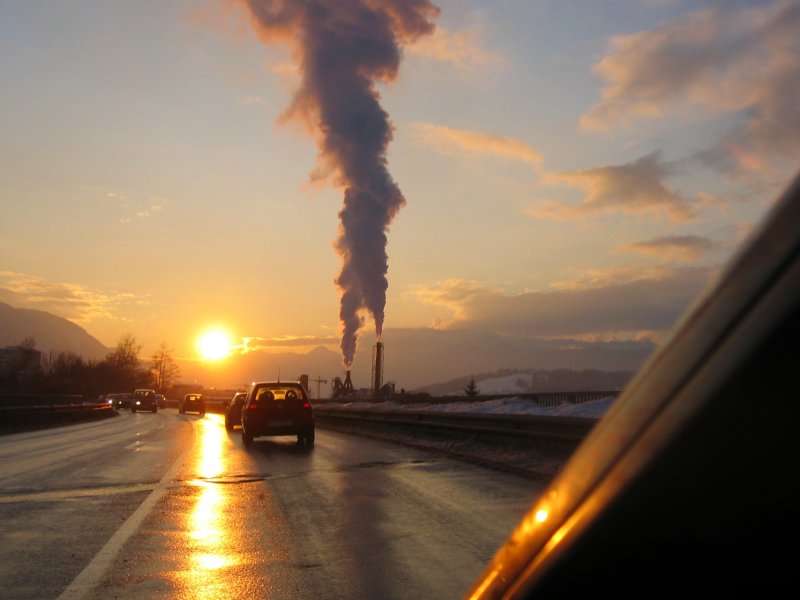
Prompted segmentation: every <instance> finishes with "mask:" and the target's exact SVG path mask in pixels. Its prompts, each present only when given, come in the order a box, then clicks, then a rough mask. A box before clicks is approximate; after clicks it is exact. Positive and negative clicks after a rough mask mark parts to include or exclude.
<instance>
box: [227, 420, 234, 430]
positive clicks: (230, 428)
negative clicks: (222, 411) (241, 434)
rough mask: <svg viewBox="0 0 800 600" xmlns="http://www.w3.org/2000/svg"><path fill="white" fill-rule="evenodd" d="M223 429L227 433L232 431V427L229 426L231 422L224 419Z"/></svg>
mask: <svg viewBox="0 0 800 600" xmlns="http://www.w3.org/2000/svg"><path fill="white" fill-rule="evenodd" d="M225 429H226V430H228V431H233V425H231V422H230V421H228V419H225Z"/></svg>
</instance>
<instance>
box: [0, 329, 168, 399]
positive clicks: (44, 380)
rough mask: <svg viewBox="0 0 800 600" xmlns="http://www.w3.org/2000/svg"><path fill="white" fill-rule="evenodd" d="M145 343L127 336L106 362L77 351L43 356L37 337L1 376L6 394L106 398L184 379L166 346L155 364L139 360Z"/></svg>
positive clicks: (21, 348) (25, 344) (0, 383)
mask: <svg viewBox="0 0 800 600" xmlns="http://www.w3.org/2000/svg"><path fill="white" fill-rule="evenodd" d="M141 348H142V347H141V345H140V344H138V343H137V342H136V339H135V338H134V337H133V336H132V335H131V334H125V335H123V336H122V337H121V338H120V339H119V341H118V343H117V346H116V348H115V349H114V350H113V351H111V352H109V353H108V354H107V355H106V357H105V359H103V360H87V359H85V358H83V357H82V356H80V355H78V354H75V353H74V352H55V351H50V352H47V353H42V352H40V351H38V350H36V342H35V341H34V340H33V339H32V338H27V339H25V340H23V341H22V342H21V343H20V344H19V345H18V346H16V347H15V348H14V350H15V352H14V354H13V357H12V359H11V360H9V361H8V364H6V365H4V368H3V370H2V372H0V393H17V394H19V393H24V394H77V395H81V396H83V397H84V398H86V399H93V398H97V397H98V396H100V395H101V394H107V393H114V392H132V391H133V390H135V389H136V388H151V389H154V390H156V391H157V392H161V391H162V390H164V389H166V388H168V387H169V386H170V385H171V384H172V383H173V382H174V381H175V380H176V379H177V377H179V375H180V373H179V369H178V366H177V364H176V363H175V361H174V359H173V358H172V354H171V351H170V350H169V349H168V348H167V346H166V344H164V343H162V344H161V347H160V348H159V350H158V352H156V353H155V354H153V356H151V357H150V361H149V362H144V363H143V362H142V360H140V358H139V353H140V352H141Z"/></svg>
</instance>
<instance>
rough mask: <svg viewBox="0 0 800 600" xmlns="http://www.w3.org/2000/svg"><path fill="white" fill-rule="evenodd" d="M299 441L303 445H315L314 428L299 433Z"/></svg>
mask: <svg viewBox="0 0 800 600" xmlns="http://www.w3.org/2000/svg"><path fill="white" fill-rule="evenodd" d="M297 443H298V444H299V445H301V446H308V447H309V448H311V447H313V446H314V430H313V429H310V430H306V431H304V432H303V433H298V434H297Z"/></svg>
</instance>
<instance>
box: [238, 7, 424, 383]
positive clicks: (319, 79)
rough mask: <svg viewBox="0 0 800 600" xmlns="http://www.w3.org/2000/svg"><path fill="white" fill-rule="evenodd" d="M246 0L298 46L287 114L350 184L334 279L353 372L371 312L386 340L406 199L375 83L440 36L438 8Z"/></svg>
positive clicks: (262, 22) (280, 37)
mask: <svg viewBox="0 0 800 600" xmlns="http://www.w3.org/2000/svg"><path fill="white" fill-rule="evenodd" d="M240 1H242V2H244V3H245V4H246V5H247V7H248V8H249V10H250V12H251V14H252V16H253V20H254V23H255V26H256V29H257V31H258V32H259V34H260V35H261V37H262V39H264V40H265V41H266V42H281V43H286V44H289V45H290V47H292V49H293V50H294V52H295V55H296V57H297V60H298V63H299V65H300V68H301V75H302V82H301V84H300V86H299V88H298V89H297V90H296V92H295V96H294V100H293V102H292V104H291V106H290V108H289V110H288V111H287V113H286V116H287V117H299V118H302V119H304V120H306V121H307V122H308V123H310V124H312V126H313V128H314V130H315V131H316V132H317V133H318V144H319V149H320V160H321V165H320V167H321V171H320V172H321V173H324V174H326V175H332V176H334V177H335V182H336V183H337V184H338V185H341V186H342V187H343V188H344V203H343V207H342V210H341V211H340V213H339V218H340V219H341V224H340V228H339V235H338V238H337V240H336V242H335V248H336V250H337V252H338V253H339V255H340V256H341V259H342V268H341V272H340V273H339V275H338V277H337V278H336V280H335V282H336V284H337V286H338V287H339V289H340V291H341V307H340V311H339V316H340V318H341V321H342V342H341V348H342V357H343V360H344V363H345V366H346V367H347V368H348V369H349V368H350V365H351V364H352V362H353V357H354V356H355V350H356V341H357V338H358V330H359V329H360V327H361V325H362V322H363V318H362V312H363V310H364V309H366V310H367V311H369V313H370V314H371V315H372V317H373V320H374V321H375V333H376V335H377V336H378V338H380V335H381V332H382V329H383V320H384V308H385V305H386V290H387V288H388V281H387V278H386V275H387V272H388V257H387V254H386V241H387V240H386V234H387V231H388V228H389V224H390V223H391V222H392V219H393V218H394V217H395V215H396V214H397V212H398V211H399V210H400V208H401V207H402V206H403V205H404V204H405V198H403V194H402V192H401V191H400V188H398V186H397V184H396V183H395V182H394V180H393V179H392V177H391V175H390V174H389V171H388V168H387V160H386V151H387V147H388V145H389V142H390V141H391V139H392V125H391V122H390V120H389V115H388V114H387V113H386V111H384V110H383V108H381V105H380V96H379V94H378V91H377V89H376V83H377V82H388V81H392V80H394V79H395V77H396V76H397V71H398V68H399V66H400V59H401V47H402V45H403V44H404V43H408V42H412V41H413V40H415V39H416V38H418V37H419V36H421V35H425V34H429V33H432V32H433V27H434V26H433V22H432V20H433V19H434V18H435V17H436V16H437V15H438V13H439V9H438V8H437V7H435V6H434V5H433V4H431V2H429V1H428V0H240ZM318 174H319V173H317V175H318Z"/></svg>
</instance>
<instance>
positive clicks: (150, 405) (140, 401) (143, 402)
mask: <svg viewBox="0 0 800 600" xmlns="http://www.w3.org/2000/svg"><path fill="white" fill-rule="evenodd" d="M140 410H146V411H147V412H158V401H157V400H156V391H155V390H146V389H139V390H135V391H134V392H133V401H132V402H131V412H132V413H135V412H139V411H140Z"/></svg>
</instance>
